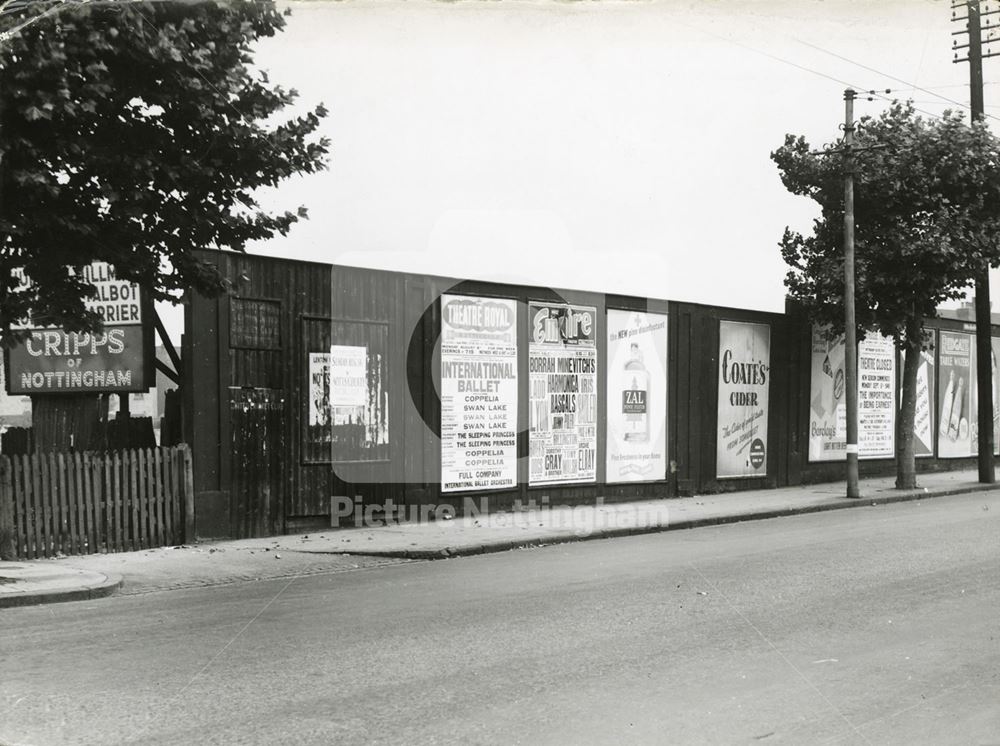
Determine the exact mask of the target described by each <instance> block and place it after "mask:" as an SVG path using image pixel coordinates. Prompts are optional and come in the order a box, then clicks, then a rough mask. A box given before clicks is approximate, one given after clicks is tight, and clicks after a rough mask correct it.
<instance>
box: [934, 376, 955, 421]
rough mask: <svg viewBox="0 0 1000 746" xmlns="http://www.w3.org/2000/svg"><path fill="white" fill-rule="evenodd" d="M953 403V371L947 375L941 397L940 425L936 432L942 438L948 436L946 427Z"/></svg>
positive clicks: (949, 419)
mask: <svg viewBox="0 0 1000 746" xmlns="http://www.w3.org/2000/svg"><path fill="white" fill-rule="evenodd" d="M954 402H955V371H950V372H949V373H948V386H947V387H946V388H945V390H944V396H942V397H941V424H940V425H939V427H938V430H939V431H940V432H941V435H942V436H945V435H947V434H948V425H949V424H951V407H952V404H954Z"/></svg>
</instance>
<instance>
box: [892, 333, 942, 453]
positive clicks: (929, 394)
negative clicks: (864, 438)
mask: <svg viewBox="0 0 1000 746" xmlns="http://www.w3.org/2000/svg"><path fill="white" fill-rule="evenodd" d="M903 365H904V358H903V356H902V355H900V356H899V371H900V372H899V377H900V381H899V401H900V402H902V401H903V382H902V378H903ZM934 386H935V378H934V350H933V349H930V350H923V351H921V353H920V367H918V368H917V392H916V398H917V401H916V404H915V407H914V415H913V453H914V455H916V456H933V455H934V432H935V426H936V424H937V417H936V416H935V413H934Z"/></svg>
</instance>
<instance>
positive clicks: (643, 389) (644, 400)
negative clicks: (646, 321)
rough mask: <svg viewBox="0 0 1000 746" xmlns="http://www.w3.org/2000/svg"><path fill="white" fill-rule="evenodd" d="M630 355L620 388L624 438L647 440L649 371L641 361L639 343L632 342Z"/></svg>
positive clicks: (638, 440)
mask: <svg viewBox="0 0 1000 746" xmlns="http://www.w3.org/2000/svg"><path fill="white" fill-rule="evenodd" d="M630 355H631V356H630V357H629V359H628V361H627V362H626V363H625V375H624V383H625V387H624V388H623V389H622V420H623V422H624V426H625V440H627V441H636V442H641V441H644V440H649V372H648V371H647V370H646V366H645V365H643V363H642V352H641V351H640V350H639V345H638V344H636V343H635V342H633V343H632V348H631V350H630Z"/></svg>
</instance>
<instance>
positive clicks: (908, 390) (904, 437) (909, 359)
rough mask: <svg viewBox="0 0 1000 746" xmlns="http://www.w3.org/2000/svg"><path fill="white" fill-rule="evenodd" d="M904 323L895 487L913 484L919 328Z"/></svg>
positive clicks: (903, 488)
mask: <svg viewBox="0 0 1000 746" xmlns="http://www.w3.org/2000/svg"><path fill="white" fill-rule="evenodd" d="M912 326H913V323H912V322H911V324H908V325H907V335H906V342H907V345H906V350H905V352H904V357H903V396H902V398H901V400H900V402H899V412H898V414H897V417H896V488H897V489H901V490H909V489H913V488H914V487H916V486H917V462H916V457H915V455H914V452H913V420H914V417H915V416H916V410H917V370H918V369H919V368H920V340H921V329H920V328H917V329H912V328H911V327H912Z"/></svg>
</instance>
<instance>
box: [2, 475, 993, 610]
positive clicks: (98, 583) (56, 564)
mask: <svg viewBox="0 0 1000 746" xmlns="http://www.w3.org/2000/svg"><path fill="white" fill-rule="evenodd" d="M977 480H978V472H976V471H970V470H966V471H952V472H941V473H929V474H921V475H919V476H918V484H919V485H920V486H919V487H918V488H917V489H913V490H897V489H896V488H895V487H894V481H895V480H894V478H893V477H878V478H869V479H864V480H862V481H861V493H862V497H861V498H860V499H849V498H847V497H846V496H845V495H846V488H845V484H844V483H843V482H834V483H825V484H815V485H800V486H796V487H787V488H781V489H769V490H752V491H744V492H730V493H724V494H717V495H703V496H697V497H686V498H670V499H666V498H659V499H649V500H642V501H636V502H627V503H613V504H598V505H587V506H557V505H549V504H548V503H547V502H545V501H544V500H543V498H542V497H537V498H536V501H537V503H536V504H535V505H534V506H532V505H531V504H529V505H526V506H524V509H522V510H515V511H508V512H503V513H490V514H485V513H484V514H481V515H469V516H466V517H462V518H455V519H453V520H439V521H430V522H406V523H403V522H400V523H390V524H389V525H372V526H365V525H356V526H355V525H352V526H346V527H337V528H329V529H327V530H322V531H314V532H311V533H308V534H298V535H292V536H277V537H268V538H263V539H244V540H238V541H216V542H205V543H198V544H194V545H180V546H176V547H160V548H156V549H148V550H142V551H137V552H121V553H114V554H93V555H84V556H74V557H60V558H58V559H52V560H37V561H31V562H0V608H2V607H5V606H21V605H26V604H35V603H46V602H53V601H71V600H81V599H88V598H97V597H100V596H105V595H109V594H111V593H116V592H121V593H123V594H137V593H150V592H156V591H164V590H172V589H179V588H191V587H201V586H210V585H220V584H226V583H235V582H247V581H257V580H271V579H277V578H285V577H288V578H290V577H295V576H301V575H310V574H319V573H334V572H350V571H357V570H363V569H366V568H370V567H377V566H381V565H385V564H391V563H399V562H406V561H410V560H427V559H443V558H448V557H458V556H464V555H474V554H482V553H486V552H500V551H506V550H511V549H516V548H521V547H531V546H542V545H547V544H558V543H563V542H570V541H584V540H587V539H596V538H609V537H614V536H627V535H632V534H642V533H651V532H659V531H670V530H675V529H683V528H693V527H697V526H709V525H716V524H722V523H732V522H737V521H746V520H757V519H764V518H774V517H779V516H786V515H795V514H799V513H811V512H818V511H825V510H841V509H848V508H859V507H870V506H873V505H884V504H888V503H894V502H901V501H910V500H921V499H929V498H938V497H945V496H948V495H956V494H962V493H969V492H979V491H987V492H989V494H988V495H987V496H986V497H985V498H984V499H985V500H986V501H987V507H989V505H991V504H995V503H998V502H1000V484H992V485H988V484H981V483H979V482H978V481H977Z"/></svg>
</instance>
